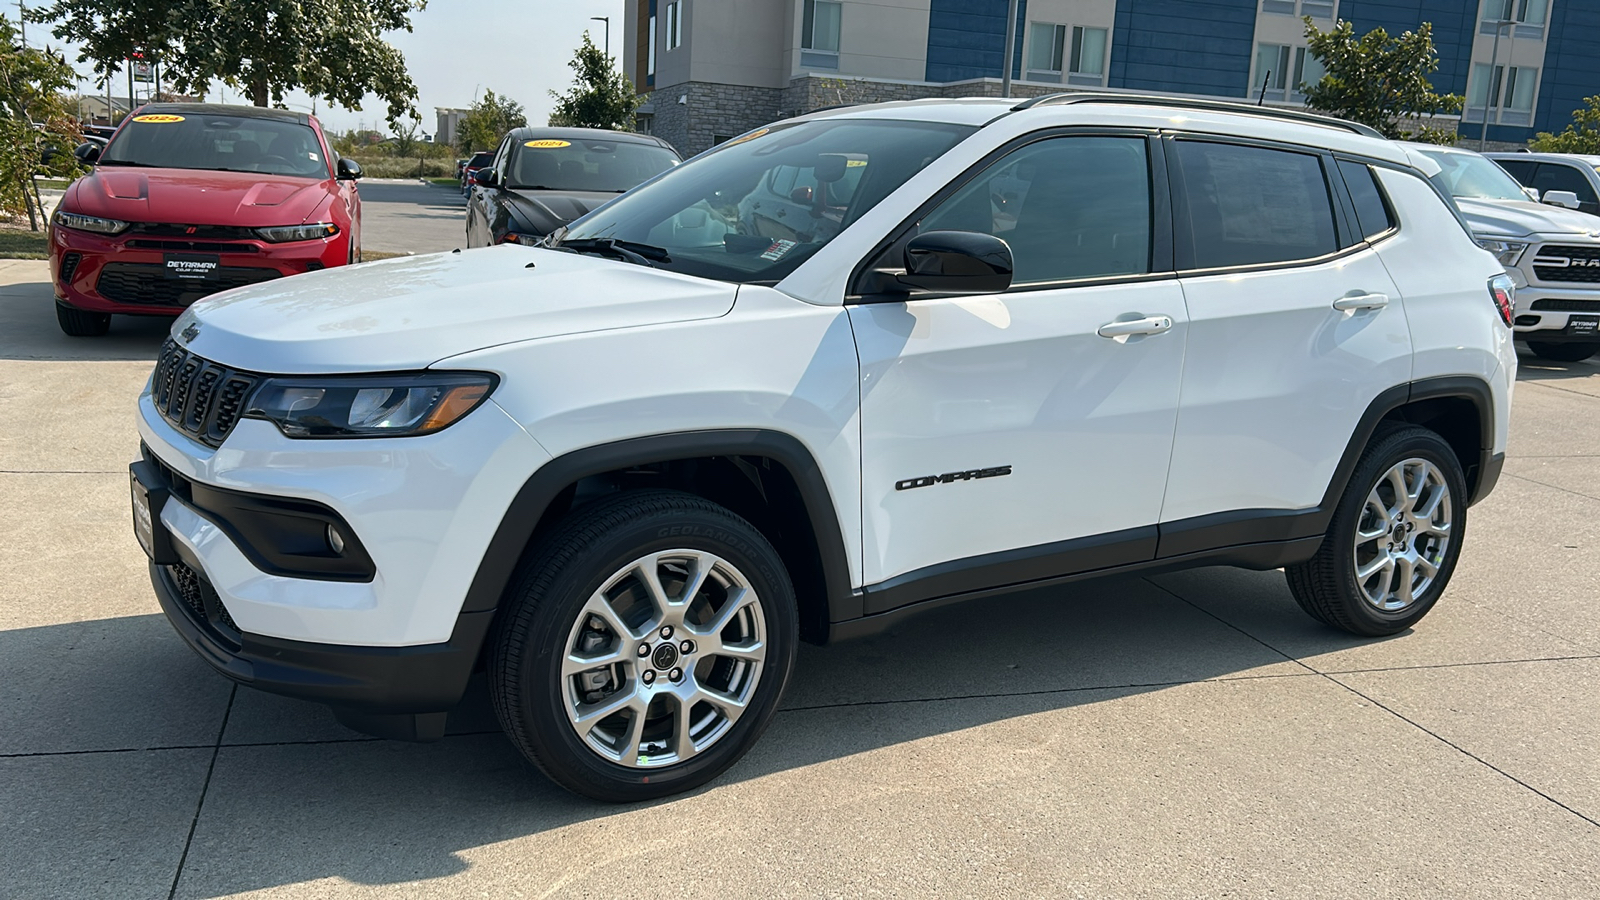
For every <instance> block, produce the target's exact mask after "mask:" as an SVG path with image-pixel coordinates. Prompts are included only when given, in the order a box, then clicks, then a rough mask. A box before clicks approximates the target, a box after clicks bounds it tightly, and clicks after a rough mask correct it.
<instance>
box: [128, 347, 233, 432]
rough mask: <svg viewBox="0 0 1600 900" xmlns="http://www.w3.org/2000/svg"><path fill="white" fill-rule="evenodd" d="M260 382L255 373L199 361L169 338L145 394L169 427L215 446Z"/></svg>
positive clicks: (203, 360) (230, 426)
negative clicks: (148, 395) (148, 393)
mask: <svg viewBox="0 0 1600 900" xmlns="http://www.w3.org/2000/svg"><path fill="white" fill-rule="evenodd" d="M260 381H261V376H259V375H256V374H253V373H251V372H240V371H239V370H237V369H230V368H228V367H227V366H221V365H218V364H216V363H214V362H211V361H210V360H206V359H202V358H200V357H198V356H196V355H194V354H193V353H190V352H189V351H187V350H185V349H183V348H182V347H180V346H178V344H177V342H176V341H173V340H170V339H169V340H168V341H167V342H166V343H165V344H163V345H162V347H161V356H160V357H158V358H157V360H156V372H155V377H154V379H153V380H152V381H151V385H150V398H151V400H153V401H154V402H155V405H156V409H157V410H158V411H160V413H161V418H163V419H166V420H167V422H168V424H170V425H172V427H174V428H177V429H178V430H180V431H182V432H184V433H185V434H187V435H189V436H190V437H193V438H194V439H195V440H198V441H200V442H201V443H203V444H206V445H208V446H211V447H220V446H221V445H222V442H223V440H225V439H226V438H227V437H228V432H230V431H232V430H233V426H234V425H235V424H237V423H238V421H239V417H240V416H241V415H243V413H244V404H245V402H246V401H247V400H248V399H249V396H250V391H251V390H252V389H254V388H255V386H256V385H257V384H259V383H260Z"/></svg>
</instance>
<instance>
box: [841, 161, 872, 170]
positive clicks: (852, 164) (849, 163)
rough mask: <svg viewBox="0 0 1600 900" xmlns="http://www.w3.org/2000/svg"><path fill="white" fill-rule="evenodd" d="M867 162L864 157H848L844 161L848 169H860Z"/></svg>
mask: <svg viewBox="0 0 1600 900" xmlns="http://www.w3.org/2000/svg"><path fill="white" fill-rule="evenodd" d="M866 164H867V161H866V160H864V159H847V160H845V161H844V167H845V168H846V169H859V168H861V167H863V166H865V165H866Z"/></svg>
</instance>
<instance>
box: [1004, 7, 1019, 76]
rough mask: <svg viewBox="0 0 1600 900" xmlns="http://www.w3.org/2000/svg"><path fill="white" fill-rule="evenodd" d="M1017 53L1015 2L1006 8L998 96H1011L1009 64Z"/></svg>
mask: <svg viewBox="0 0 1600 900" xmlns="http://www.w3.org/2000/svg"><path fill="white" fill-rule="evenodd" d="M1016 52H1017V0H1011V3H1010V4H1009V5H1008V6H1007V8H1006V70H1005V71H1004V72H1002V73H1000V96H1002V97H1009V96H1011V64H1012V60H1013V58H1014V57H1015V56H1016Z"/></svg>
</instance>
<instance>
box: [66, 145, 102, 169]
mask: <svg viewBox="0 0 1600 900" xmlns="http://www.w3.org/2000/svg"><path fill="white" fill-rule="evenodd" d="M72 155H73V156H76V157H77V158H78V162H81V163H83V164H84V165H86V166H92V165H94V164H95V163H97V162H99V161H100V145H99V144H96V143H95V142H94V141H85V142H83V143H81V144H79V145H78V146H76V147H74V148H72Z"/></svg>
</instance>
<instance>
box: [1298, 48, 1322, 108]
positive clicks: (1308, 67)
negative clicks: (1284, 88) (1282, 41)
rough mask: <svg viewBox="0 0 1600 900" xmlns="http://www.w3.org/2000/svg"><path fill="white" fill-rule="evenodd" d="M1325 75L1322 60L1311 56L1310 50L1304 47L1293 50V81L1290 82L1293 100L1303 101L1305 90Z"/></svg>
mask: <svg viewBox="0 0 1600 900" xmlns="http://www.w3.org/2000/svg"><path fill="white" fill-rule="evenodd" d="M1327 73H1328V70H1327V68H1326V67H1324V66H1323V65H1322V60H1320V59H1317V58H1316V57H1315V56H1312V55H1311V51H1310V50H1308V49H1306V48H1305V47H1296V48H1294V80H1293V81H1291V82H1290V86H1291V88H1292V89H1293V92H1294V99H1295V100H1304V99H1305V93H1306V89H1307V88H1309V87H1311V86H1312V85H1314V84H1316V83H1317V82H1319V81H1321V80H1322V76H1323V75H1326V74H1327Z"/></svg>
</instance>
